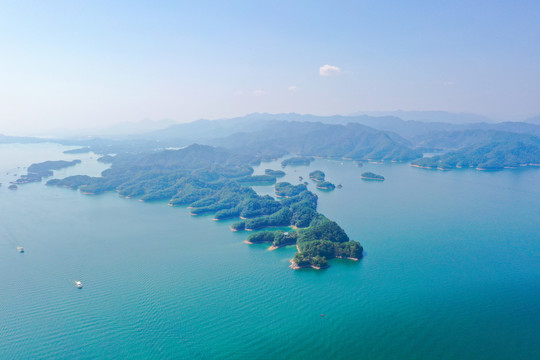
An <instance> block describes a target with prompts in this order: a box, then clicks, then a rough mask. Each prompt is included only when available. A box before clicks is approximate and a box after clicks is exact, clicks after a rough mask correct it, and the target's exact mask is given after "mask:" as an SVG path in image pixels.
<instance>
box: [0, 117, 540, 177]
mask: <svg viewBox="0 0 540 360" xmlns="http://www.w3.org/2000/svg"><path fill="white" fill-rule="evenodd" d="M413 113H414V114H416V113H417V112H413ZM428 113H430V114H431V113H435V114H438V115H441V114H443V115H444V114H446V115H447V113H444V112H428ZM424 115H426V114H424ZM446 115H444V116H446ZM463 116H467V117H468V114H464V115H463ZM468 118H469V119H473V118H474V117H468ZM536 120H537V118H531V119H529V120H528V122H502V123H487V122H474V123H461V124H455V123H454V124H452V123H444V122H424V121H418V120H403V119H401V118H398V117H395V116H381V117H376V116H370V115H356V116H340V115H336V116H316V115H301V114H295V113H290V114H267V113H264V114H259V113H254V114H249V115H246V116H242V117H237V118H231V119H223V120H198V121H194V122H191V123H184V124H173V125H171V126H168V127H166V128H164V129H158V130H154V131H149V132H145V133H142V134H134V135H129V136H128V135H126V136H124V137H117V138H116V140H113V139H112V138H93V139H75V140H73V139H72V140H65V139H58V140H55V141H56V142H60V143H63V144H66V145H80V146H85V147H89V148H90V149H92V150H93V151H95V152H98V153H101V154H108V153H136V152H144V151H152V150H156V149H164V148H181V147H185V146H187V145H190V144H193V143H199V144H205V145H213V146H220V147H224V148H227V149H230V150H233V151H234V152H236V153H245V154H248V153H249V154H252V155H256V156H257V158H259V159H262V160H267V159H276V158H279V157H281V156H284V155H286V154H299V155H309V156H321V157H330V158H348V159H354V160H371V161H405V162H408V161H413V160H415V159H419V158H421V157H422V153H424V152H433V151H446V152H448V151H452V156H453V158H452V159H453V160H451V161H450V160H449V159H445V158H443V159H442V161H440V162H438V163H437V164H435V163H431V164H423V165H426V166H423V167H434V166H435V165H436V166H435V167H437V168H447V167H452V166H454V165H458V166H461V167H465V166H477V165H486V164H487V165H486V166H478V167H481V168H489V169H494V168H503V167H515V166H523V165H530V164H539V163H540V150H539V149H538V147H539V144H540V141H539V139H540V125H537V124H535V122H536ZM162 125H164V124H162ZM122 126H127V125H126V124H124V125H122ZM143 127H144V126H143ZM139 129H140V128H139ZM37 141H44V140H43V139H35V138H13V137H0V142H37ZM48 141H51V140H50V139H48ZM508 144H512V145H511V146H510V145H508ZM507 145H508V146H507ZM505 152H510V153H511V156H510V155H508V154H506V153H505ZM507 155H508V156H507ZM473 158H474V161H472V160H471V159H473ZM455 159H459V161H457V160H455ZM417 165H419V164H417ZM427 165H429V166H427ZM432 165H433V166H432ZM439 165H440V166H439Z"/></svg>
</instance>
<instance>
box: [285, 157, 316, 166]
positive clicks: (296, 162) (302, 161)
mask: <svg viewBox="0 0 540 360" xmlns="http://www.w3.org/2000/svg"><path fill="white" fill-rule="evenodd" d="M314 160H315V158H313V157H311V156H296V157H292V158H289V159H285V160H283V161H282V162H281V166H283V167H286V166H288V165H293V166H300V165H309V164H311V163H312V162H313V161H314Z"/></svg>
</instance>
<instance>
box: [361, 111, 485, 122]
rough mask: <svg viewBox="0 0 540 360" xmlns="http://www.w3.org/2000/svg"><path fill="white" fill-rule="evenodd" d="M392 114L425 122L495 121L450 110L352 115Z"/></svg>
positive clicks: (377, 113)
mask: <svg viewBox="0 0 540 360" xmlns="http://www.w3.org/2000/svg"><path fill="white" fill-rule="evenodd" d="M358 115H368V116H376V117H382V116H392V117H397V118H400V119H402V120H414V121H423V122H441V123H448V124H470V123H479V122H493V120H491V119H490V118H488V117H486V116H482V115H477V114H470V113H452V112H448V111H403V110H396V111H358V112H356V113H353V114H351V116H358Z"/></svg>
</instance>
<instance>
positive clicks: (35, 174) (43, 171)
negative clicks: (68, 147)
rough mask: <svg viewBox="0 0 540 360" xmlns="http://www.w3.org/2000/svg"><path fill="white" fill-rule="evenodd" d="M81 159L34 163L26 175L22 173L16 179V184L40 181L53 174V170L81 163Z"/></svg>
mask: <svg viewBox="0 0 540 360" xmlns="http://www.w3.org/2000/svg"><path fill="white" fill-rule="evenodd" d="M80 163H81V160H73V161H65V160H58V161H45V162H42V163H37V164H32V165H30V166H29V167H28V169H27V174H26V175H21V177H20V178H18V179H17V180H15V181H14V183H15V184H27V183H31V182H39V181H41V179H42V178H45V177H49V176H52V175H53V170H60V169H64V168H67V167H70V166H74V165H77V164H80Z"/></svg>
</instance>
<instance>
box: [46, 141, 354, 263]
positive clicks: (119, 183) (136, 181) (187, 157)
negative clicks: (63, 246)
mask: <svg viewBox="0 0 540 360" xmlns="http://www.w3.org/2000/svg"><path fill="white" fill-rule="evenodd" d="M101 161H106V162H108V163H110V164H111V167H110V168H109V169H107V170H105V171H103V172H102V176H101V177H90V176H85V175H76V176H70V177H67V178H65V179H53V180H49V181H48V182H47V185H50V186H62V187H68V188H71V189H79V190H80V191H81V192H83V193H85V194H100V193H103V192H107V191H116V192H118V194H119V195H120V196H122V197H138V198H139V200H141V201H157V200H168V203H169V205H170V206H185V207H187V208H188V209H189V211H190V214H191V215H193V216H197V215H202V214H214V215H213V219H214V220H216V221H219V220H223V219H231V218H239V221H237V222H234V223H233V224H232V225H231V226H230V228H231V230H232V231H244V230H245V231H259V230H263V229H265V228H272V227H280V228H283V227H287V228H290V229H291V230H290V231H287V234H286V235H285V232H283V231H281V232H280V231H277V230H276V231H277V232H270V233H271V234H263V235H257V234H259V232H257V233H254V234H252V235H253V236H249V237H248V239H247V241H248V242H250V243H260V242H268V243H271V244H272V246H273V247H279V246H284V245H294V244H296V246H297V249H298V254H297V256H295V258H294V259H292V260H291V261H292V264H294V266H292V265H291V267H293V268H302V267H313V268H316V269H322V268H324V267H326V266H327V260H329V259H332V258H335V257H344V258H351V259H358V258H360V257H361V253H362V251H361V249H362V246H361V245H360V243H358V242H356V241H353V240H350V239H349V238H348V236H347V235H346V234H345V231H344V230H343V229H342V228H341V227H340V226H339V225H338V224H337V223H336V222H334V221H331V220H330V219H328V218H326V217H325V216H324V215H323V214H320V213H319V212H317V201H318V197H317V195H315V194H314V193H312V192H310V191H308V190H307V187H306V185H305V184H299V185H292V184H290V183H288V182H279V183H276V184H275V185H274V190H275V195H276V198H277V200H276V199H275V198H273V197H272V196H268V195H265V196H261V195H258V194H257V193H256V192H255V191H254V190H253V189H252V188H251V187H250V186H249V184H251V183H252V182H253V181H254V180H257V181H259V180H269V179H273V181H275V176H272V175H268V174H265V175H255V176H253V175H252V174H253V168H252V167H251V166H250V165H248V164H250V163H254V162H256V161H257V155H253V154H245V153H240V154H239V153H236V152H232V151H229V150H226V149H223V148H216V147H212V146H206V145H197V144H194V145H191V146H188V147H185V148H183V149H179V150H162V151H153V152H144V153H137V154H133V153H123V154H118V155H116V156H107V157H106V158H105V159H103V158H102V159H101ZM261 177H262V178H261Z"/></svg>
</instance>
